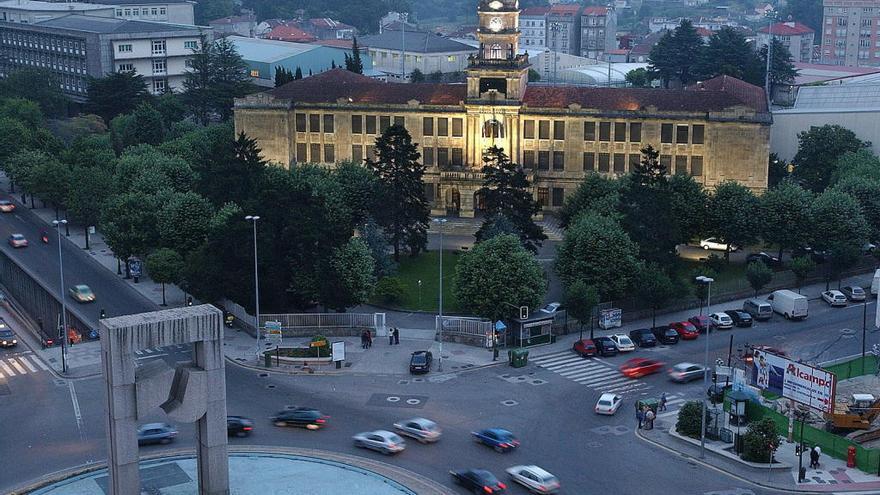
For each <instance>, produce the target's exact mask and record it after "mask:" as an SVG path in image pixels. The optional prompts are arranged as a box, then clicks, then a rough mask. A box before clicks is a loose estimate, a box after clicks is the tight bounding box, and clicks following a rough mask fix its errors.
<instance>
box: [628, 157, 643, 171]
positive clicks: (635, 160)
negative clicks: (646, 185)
mask: <svg viewBox="0 0 880 495" xmlns="http://www.w3.org/2000/svg"><path fill="white" fill-rule="evenodd" d="M628 156H629V160H628V161H629V169H630V170H633V169H635V167H636V166H638V165H639V164H640V163H641V160H642V155H637V154H635V153H633V154H631V155H628Z"/></svg>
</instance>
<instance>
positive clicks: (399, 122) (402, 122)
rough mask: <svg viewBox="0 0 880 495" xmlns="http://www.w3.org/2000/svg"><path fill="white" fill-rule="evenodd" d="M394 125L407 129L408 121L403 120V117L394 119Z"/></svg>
mask: <svg viewBox="0 0 880 495" xmlns="http://www.w3.org/2000/svg"><path fill="white" fill-rule="evenodd" d="M394 125H399V126H400V127H406V121H405V120H404V119H403V117H394Z"/></svg>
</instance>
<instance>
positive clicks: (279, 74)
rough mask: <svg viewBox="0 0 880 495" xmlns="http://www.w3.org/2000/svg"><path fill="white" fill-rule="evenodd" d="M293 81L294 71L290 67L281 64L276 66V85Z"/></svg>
mask: <svg viewBox="0 0 880 495" xmlns="http://www.w3.org/2000/svg"><path fill="white" fill-rule="evenodd" d="M290 81H293V73H292V72H290V69H285V68H284V67H281V66H280V65H279V66H277V67H275V87H276V88H277V87H278V86H284V85H285V84H287V83H289V82H290Z"/></svg>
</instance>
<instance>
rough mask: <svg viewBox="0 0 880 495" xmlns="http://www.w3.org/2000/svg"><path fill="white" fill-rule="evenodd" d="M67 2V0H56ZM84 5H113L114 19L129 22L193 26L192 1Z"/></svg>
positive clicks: (104, 0)
mask: <svg viewBox="0 0 880 495" xmlns="http://www.w3.org/2000/svg"><path fill="white" fill-rule="evenodd" d="M58 1H62V2H64V1H67V0H58ZM83 1H84V2H86V3H94V4H99V5H113V6H115V7H116V17H117V18H119V19H126V20H129V21H150V22H167V23H170V24H187V25H190V26H192V25H193V24H195V16H194V14H193V5H195V2H194V1H190V0H83Z"/></svg>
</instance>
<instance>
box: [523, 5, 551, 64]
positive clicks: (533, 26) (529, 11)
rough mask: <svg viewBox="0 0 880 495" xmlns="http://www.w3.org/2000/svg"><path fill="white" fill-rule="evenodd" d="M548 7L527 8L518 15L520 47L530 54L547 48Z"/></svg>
mask: <svg viewBox="0 0 880 495" xmlns="http://www.w3.org/2000/svg"><path fill="white" fill-rule="evenodd" d="M549 11H550V7H546V6H544V7H529V8H526V9H523V10H522V12H520V13H519V30H520V32H521V33H522V34H521V35H520V38H519V40H520V47H521V48H524V49H526V50H528V51H529V52H530V53H535V52H538V51H544V48H545V47H546V46H547V13H548V12H549Z"/></svg>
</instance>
